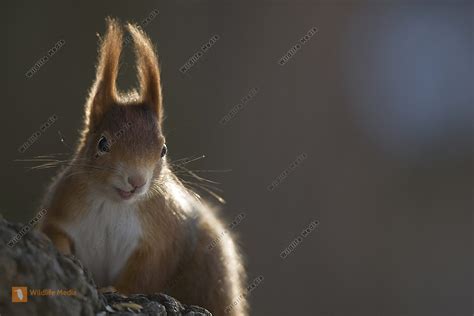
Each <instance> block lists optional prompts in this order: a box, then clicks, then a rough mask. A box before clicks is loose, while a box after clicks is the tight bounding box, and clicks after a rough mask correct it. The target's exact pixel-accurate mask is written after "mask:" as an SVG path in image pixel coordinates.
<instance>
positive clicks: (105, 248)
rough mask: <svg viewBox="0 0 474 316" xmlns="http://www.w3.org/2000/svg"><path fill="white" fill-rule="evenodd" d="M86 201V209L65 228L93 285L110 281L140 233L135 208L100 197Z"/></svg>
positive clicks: (116, 275) (120, 267)
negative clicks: (92, 279)
mask: <svg viewBox="0 0 474 316" xmlns="http://www.w3.org/2000/svg"><path fill="white" fill-rule="evenodd" d="M89 204H90V205H89V209H88V212H87V213H86V214H84V215H83V216H82V217H81V218H80V219H79V220H76V221H75V222H74V224H73V225H68V226H66V227H65V229H66V231H67V232H68V234H69V235H70V236H71V238H72V239H73V241H74V247H75V254H76V257H78V258H79V259H80V260H81V262H82V263H83V264H84V266H85V267H86V268H88V270H89V271H90V272H91V273H92V275H93V277H94V280H95V282H96V283H97V286H99V287H103V286H109V285H113V284H114V282H116V281H117V277H118V276H119V273H120V272H121V270H122V268H123V267H124V266H125V264H126V262H127V260H128V258H129V257H130V255H132V253H133V251H134V250H135V248H136V247H137V244H138V241H139V239H140V237H141V236H142V229H141V225H140V221H139V219H138V216H137V209H136V207H134V206H133V205H127V204H125V203H120V204H119V203H114V202H111V201H104V200H102V201H98V200H93V201H91V202H90V203H89Z"/></svg>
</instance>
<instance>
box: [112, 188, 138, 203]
mask: <svg viewBox="0 0 474 316" xmlns="http://www.w3.org/2000/svg"><path fill="white" fill-rule="evenodd" d="M115 189H116V190H117V192H118V194H119V195H120V197H121V198H122V199H124V200H128V199H130V198H131V197H132V195H133V194H134V193H135V191H136V190H135V189H134V190H132V191H124V190H120V189H119V188H115Z"/></svg>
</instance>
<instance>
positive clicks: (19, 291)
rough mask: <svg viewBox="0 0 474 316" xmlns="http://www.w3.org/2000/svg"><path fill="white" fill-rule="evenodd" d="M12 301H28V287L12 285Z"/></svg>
mask: <svg viewBox="0 0 474 316" xmlns="http://www.w3.org/2000/svg"><path fill="white" fill-rule="evenodd" d="M12 302H13V303H26V302H28V288H27V287H26V286H14V287H12Z"/></svg>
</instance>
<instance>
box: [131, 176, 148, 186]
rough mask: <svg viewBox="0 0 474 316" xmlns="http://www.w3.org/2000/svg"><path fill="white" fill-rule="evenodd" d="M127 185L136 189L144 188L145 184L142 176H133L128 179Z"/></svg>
mask: <svg viewBox="0 0 474 316" xmlns="http://www.w3.org/2000/svg"><path fill="white" fill-rule="evenodd" d="M128 183H130V185H131V186H133V187H134V188H135V189H137V188H140V187H142V186H144V185H145V183H146V180H145V178H143V177H142V176H133V177H128Z"/></svg>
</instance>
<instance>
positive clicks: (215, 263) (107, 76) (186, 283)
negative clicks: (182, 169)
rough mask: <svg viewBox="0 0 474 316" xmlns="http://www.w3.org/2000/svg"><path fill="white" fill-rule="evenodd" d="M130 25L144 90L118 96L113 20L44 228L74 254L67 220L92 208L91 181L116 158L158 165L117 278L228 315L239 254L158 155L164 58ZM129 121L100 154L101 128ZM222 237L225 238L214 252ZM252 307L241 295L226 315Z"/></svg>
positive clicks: (118, 41) (102, 179)
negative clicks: (139, 232)
mask: <svg viewBox="0 0 474 316" xmlns="http://www.w3.org/2000/svg"><path fill="white" fill-rule="evenodd" d="M127 27H128V30H129V31H130V33H131V34H132V37H133V39H134V43H135V50H136V56H137V70H138V76H139V82H140V93H139V94H138V93H136V92H132V93H129V94H127V95H120V94H119V93H118V91H117V89H116V85H115V81H116V78H117V74H118V64H119V59H120V53H121V49H122V31H121V27H120V25H119V24H118V23H117V22H116V21H114V20H110V19H109V20H108V31H107V34H106V36H105V38H104V39H103V41H102V43H101V48H100V56H99V63H98V66H97V76H96V80H95V82H94V84H93V87H92V89H91V93H90V97H89V99H88V101H87V104H86V121H85V127H84V130H83V133H82V137H81V139H80V142H79V145H78V148H77V151H76V154H75V156H74V159H73V162H72V163H71V165H70V166H69V167H67V168H66V169H65V170H63V171H62V172H61V173H60V174H59V175H58V177H57V178H56V179H55V180H54V181H53V184H52V186H51V188H50V190H49V192H48V194H47V196H46V198H45V202H44V204H45V207H46V208H47V209H48V214H47V217H46V219H45V221H44V222H43V223H42V226H41V228H42V230H43V231H44V232H45V233H46V234H47V235H48V236H49V237H50V238H51V239H52V240H53V242H54V243H55V245H56V246H57V247H58V248H59V249H60V250H61V251H62V252H64V253H71V252H72V253H74V242H73V241H72V239H71V238H70V237H69V236H68V232H67V231H64V230H63V229H61V227H64V225H63V224H64V223H71V222H74V221H77V220H80V218H81V216H82V214H85V213H87V212H88V210H87V209H86V208H85V207H84V203H82V201H83V199H85V198H86V192H88V190H89V188H90V186H91V183H94V184H103V183H106V181H107V179H109V177H110V174H111V172H112V171H111V170H109V168H108V167H109V166H110V165H112V164H113V163H116V162H118V161H120V162H126V163H127V164H129V165H132V166H147V165H152V166H153V168H154V169H153V170H154V171H153V185H152V187H150V189H149V191H148V192H147V194H146V196H145V198H143V199H142V200H139V201H137V203H138V210H137V212H138V213H139V219H140V223H141V226H142V229H143V237H142V238H141V239H140V242H139V244H138V246H137V248H136V249H135V252H134V253H133V254H132V255H131V256H130V257H129V259H128V261H127V263H126V265H125V267H124V268H123V270H122V271H121V272H120V276H119V278H118V279H117V280H116V282H115V283H114V284H111V285H113V286H115V287H116V288H117V289H118V290H119V291H121V292H124V293H154V292H164V291H166V292H167V293H169V294H171V295H174V296H176V297H177V298H178V299H180V300H182V301H183V302H184V303H187V304H195V305H201V306H203V307H206V308H207V309H209V310H210V311H211V312H212V313H213V314H214V315H225V314H226V313H225V309H226V307H228V306H230V305H232V303H233V301H234V300H235V299H237V298H238V297H239V295H241V294H242V293H244V289H243V284H244V282H245V273H244V270H243V267H242V263H241V259H240V257H239V255H238V253H237V250H236V249H235V244H234V241H233V240H232V238H231V237H230V236H229V235H228V234H224V235H223V234H222V232H223V231H224V229H225V227H224V225H223V224H222V222H221V221H220V220H218V219H217V218H216V216H215V214H214V212H213V211H212V210H211V209H210V208H209V207H208V206H207V205H205V204H204V203H203V201H201V199H200V198H199V197H198V196H197V195H196V194H195V193H194V192H191V191H189V190H188V189H187V188H185V187H184V186H183V185H182V183H181V182H180V180H179V179H178V178H177V177H176V176H175V175H174V174H173V172H172V171H171V169H170V167H169V166H168V164H167V162H166V158H160V153H161V148H162V147H163V144H164V143H165V138H164V136H163V134H162V117H163V109H162V94H161V86H160V75H159V67H158V60H157V57H156V55H155V53H154V50H153V46H152V44H151V41H150V40H149V39H148V37H147V36H146V35H145V34H144V33H143V32H142V31H141V30H140V29H139V28H138V27H137V26H134V25H130V24H129V25H127ZM127 123H130V125H129V128H128V129H127V131H126V132H125V133H123V135H121V136H120V138H119V139H118V140H117V141H116V142H115V143H114V144H113V147H112V150H111V151H110V152H109V153H107V154H106V155H103V156H100V157H97V155H96V151H97V142H98V139H99V138H100V137H101V135H106V136H107V137H109V138H110V137H113V135H114V134H115V133H116V132H117V131H119V130H120V129H121V128H123V127H124V126H126V124H127ZM216 239H221V241H220V242H219V244H218V246H217V247H215V248H214V249H213V250H212V251H209V250H208V246H209V245H210V244H211V243H212V242H213V241H214V240H216ZM246 309H247V306H246V303H245V302H241V303H240V304H238V305H237V306H235V307H234V308H233V309H232V310H231V312H229V313H228V315H236V316H237V315H239V316H242V315H247V312H246Z"/></svg>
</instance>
